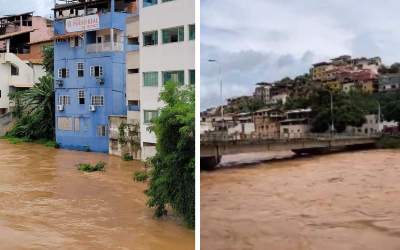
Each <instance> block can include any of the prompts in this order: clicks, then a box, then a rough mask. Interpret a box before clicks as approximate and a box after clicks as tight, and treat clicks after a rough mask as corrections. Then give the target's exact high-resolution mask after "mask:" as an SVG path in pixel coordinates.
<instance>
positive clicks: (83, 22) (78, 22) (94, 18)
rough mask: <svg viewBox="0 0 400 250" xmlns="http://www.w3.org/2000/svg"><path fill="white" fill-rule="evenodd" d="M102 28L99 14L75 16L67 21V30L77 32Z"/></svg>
mask: <svg viewBox="0 0 400 250" xmlns="http://www.w3.org/2000/svg"><path fill="white" fill-rule="evenodd" d="M99 28H100V19H99V15H90V16H84V17H75V18H71V19H67V20H66V21H65V30H66V31H67V32H77V31H85V30H95V29H99Z"/></svg>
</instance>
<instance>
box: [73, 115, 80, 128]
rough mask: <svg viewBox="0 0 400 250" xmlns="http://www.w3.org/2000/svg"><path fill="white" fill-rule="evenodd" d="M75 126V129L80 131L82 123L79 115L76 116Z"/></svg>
mask: <svg viewBox="0 0 400 250" xmlns="http://www.w3.org/2000/svg"><path fill="white" fill-rule="evenodd" d="M74 128H75V131H79V130H80V123H79V118H78V117H76V118H75V126H74Z"/></svg>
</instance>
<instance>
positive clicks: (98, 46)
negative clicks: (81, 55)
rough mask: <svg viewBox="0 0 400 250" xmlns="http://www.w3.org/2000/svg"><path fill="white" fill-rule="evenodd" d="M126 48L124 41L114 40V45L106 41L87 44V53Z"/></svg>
mask: <svg viewBox="0 0 400 250" xmlns="http://www.w3.org/2000/svg"><path fill="white" fill-rule="evenodd" d="M123 49H124V45H123V43H119V42H114V47H113V46H112V43H111V42H106V43H94V44H87V45H86V52H87V53H98V52H110V51H122V50H123Z"/></svg>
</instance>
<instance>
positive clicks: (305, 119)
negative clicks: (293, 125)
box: [280, 118, 308, 123]
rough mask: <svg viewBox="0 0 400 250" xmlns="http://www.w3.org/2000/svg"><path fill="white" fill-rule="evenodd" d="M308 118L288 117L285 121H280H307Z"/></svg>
mask: <svg viewBox="0 0 400 250" xmlns="http://www.w3.org/2000/svg"><path fill="white" fill-rule="evenodd" d="M307 120H308V119H307V118H295V119H286V120H283V121H280V122H281V123H287V122H305V121H307Z"/></svg>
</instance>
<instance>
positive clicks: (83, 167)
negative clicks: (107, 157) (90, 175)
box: [77, 161, 106, 172]
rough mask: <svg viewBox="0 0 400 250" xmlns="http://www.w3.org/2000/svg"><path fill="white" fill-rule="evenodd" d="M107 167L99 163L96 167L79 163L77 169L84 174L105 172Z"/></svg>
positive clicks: (103, 163)
mask: <svg viewBox="0 0 400 250" xmlns="http://www.w3.org/2000/svg"><path fill="white" fill-rule="evenodd" d="M105 166H106V163H105V162H102V161H100V162H98V163H96V165H91V164H89V163H79V164H78V166H77V168H78V170H80V171H84V172H96V171H104V167H105Z"/></svg>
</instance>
